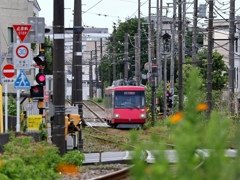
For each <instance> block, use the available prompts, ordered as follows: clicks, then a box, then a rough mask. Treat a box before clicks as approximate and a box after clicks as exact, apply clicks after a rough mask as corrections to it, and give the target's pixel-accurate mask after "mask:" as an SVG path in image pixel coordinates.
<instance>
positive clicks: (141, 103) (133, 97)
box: [114, 91, 145, 108]
mask: <svg viewBox="0 0 240 180" xmlns="http://www.w3.org/2000/svg"><path fill="white" fill-rule="evenodd" d="M144 99H145V98H144V92H141V91H129V92H126V91H119V92H115V99H114V105H115V106H114V107H115V108H144V107H145V100H144Z"/></svg>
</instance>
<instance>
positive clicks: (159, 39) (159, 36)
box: [157, 0, 162, 86]
mask: <svg viewBox="0 0 240 180" xmlns="http://www.w3.org/2000/svg"><path fill="white" fill-rule="evenodd" d="M159 5H160V7H159ZM157 65H158V82H161V81H162V0H160V4H159V0H157ZM160 86H161V83H160Z"/></svg>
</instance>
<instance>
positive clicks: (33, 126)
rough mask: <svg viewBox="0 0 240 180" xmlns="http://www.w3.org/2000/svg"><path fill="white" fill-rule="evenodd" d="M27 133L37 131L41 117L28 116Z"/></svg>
mask: <svg viewBox="0 0 240 180" xmlns="http://www.w3.org/2000/svg"><path fill="white" fill-rule="evenodd" d="M27 123H28V131H31V130H32V131H38V130H39V126H40V124H41V123H42V115H28V121H27Z"/></svg>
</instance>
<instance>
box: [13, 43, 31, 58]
mask: <svg viewBox="0 0 240 180" xmlns="http://www.w3.org/2000/svg"><path fill="white" fill-rule="evenodd" d="M28 53H29V51H28V48H27V46H24V45H20V46H18V47H17V49H16V55H17V56H18V57H19V58H21V59H24V58H25V57H27V56H28Z"/></svg>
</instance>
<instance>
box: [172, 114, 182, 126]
mask: <svg viewBox="0 0 240 180" xmlns="http://www.w3.org/2000/svg"><path fill="white" fill-rule="evenodd" d="M182 116H183V113H182V112H176V113H175V114H174V115H172V116H171V117H170V122H171V123H173V124H175V123H178V122H180V121H182Z"/></svg>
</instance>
